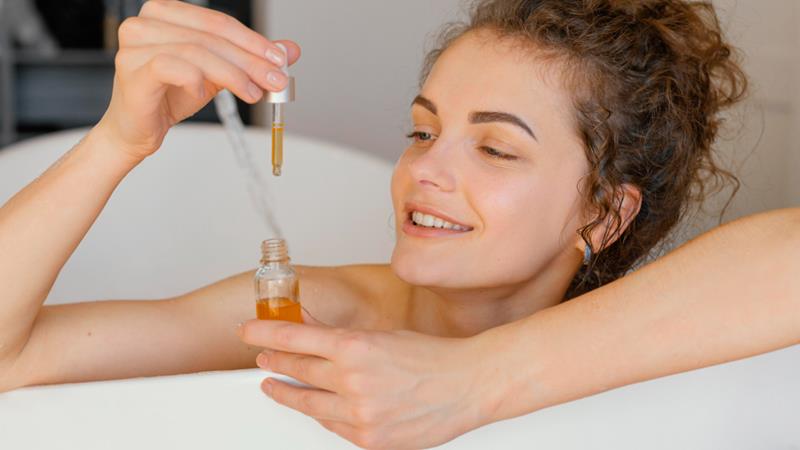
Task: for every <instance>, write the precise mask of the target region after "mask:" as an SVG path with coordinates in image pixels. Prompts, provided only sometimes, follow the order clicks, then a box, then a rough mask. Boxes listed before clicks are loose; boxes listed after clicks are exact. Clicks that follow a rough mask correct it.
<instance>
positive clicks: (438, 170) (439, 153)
mask: <svg viewBox="0 0 800 450" xmlns="http://www.w3.org/2000/svg"><path fill="white" fill-rule="evenodd" d="M453 147H454V145H453V144H447V143H446V142H443V141H442V140H441V139H439V140H437V141H436V142H435V143H434V144H433V145H431V146H430V148H428V149H427V150H424V151H423V152H422V153H420V154H419V155H417V156H416V157H415V158H414V159H412V160H411V161H410V162H409V164H408V168H409V172H410V173H411V177H412V178H413V179H414V181H416V182H417V183H419V184H420V185H421V186H424V187H426V188H432V189H438V190H441V191H445V192H449V191H452V190H453V189H454V188H455V185H456V182H455V180H456V178H455V164H454V162H455V160H454V154H453V151H454V150H455V149H454V148H453Z"/></svg>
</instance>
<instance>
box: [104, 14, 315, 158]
mask: <svg viewBox="0 0 800 450" xmlns="http://www.w3.org/2000/svg"><path fill="white" fill-rule="evenodd" d="M276 42H280V43H282V44H283V45H284V46H285V47H286V49H287V53H288V55H286V54H284V53H283V51H282V50H281V49H280V48H279V47H278V46H277V45H276V44H275V42H271V41H269V40H267V39H266V38H265V37H263V36H261V35H259V34H258V33H256V32H254V31H252V30H250V29H248V28H247V27H245V26H244V25H242V24H241V23H240V22H239V21H237V20H236V19H234V18H233V17H230V16H227V15H225V14H223V13H220V12H217V11H213V10H210V9H206V8H201V7H198V6H194V5H191V4H189V3H184V2H178V1H166V0H150V1H148V2H147V3H145V5H144V7H142V10H141V12H140V14H139V16H137V17H131V18H129V19H127V20H125V21H124V22H123V23H122V25H121V26H120V29H119V45H120V49H119V51H118V53H117V55H116V59H115V65H116V74H115V77H114V90H113V94H112V98H111V103H110V105H109V107H108V110H107V111H106V113H105V115H104V116H103V118H102V120H101V121H100V123H99V124H98V126H97V128H98V130H100V131H102V132H103V134H104V135H105V136H106V137H107V138H108V139H109V140H110V141H111V142H114V143H115V145H114V146H115V147H118V150H121V151H123V152H125V153H126V154H127V155H128V156H131V157H133V158H134V159H135V160H137V161H139V160H142V159H144V158H145V157H147V156H149V155H150V154H152V153H153V152H155V151H156V150H157V149H158V148H159V146H160V145H161V142H162V140H163V139H164V136H165V135H166V133H167V131H168V130H169V128H170V127H172V126H173V125H175V124H176V123H178V122H180V121H182V120H184V119H186V118H187V117H189V116H191V115H192V114H194V113H196V112H197V111H199V110H200V109H201V108H202V107H203V106H204V105H205V104H206V103H208V102H209V101H210V100H211V99H212V98H213V97H214V96H215V95H216V94H217V92H219V91H220V90H222V89H228V90H230V91H231V92H233V93H234V94H235V95H236V96H237V97H239V98H241V99H242V100H244V101H246V102H248V103H255V102H257V101H258V100H260V99H261V98H262V97H263V95H264V89H267V90H270V91H279V90H281V89H283V88H284V87H285V85H286V82H287V80H286V76H285V75H284V74H283V73H282V72H281V70H280V66H281V65H282V63H283V59H284V58H287V57H288V60H289V64H293V63H294V62H295V61H296V60H297V59H298V58H299V57H300V48H299V47H298V46H297V44H295V43H294V42H292V41H276Z"/></svg>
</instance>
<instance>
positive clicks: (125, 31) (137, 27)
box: [117, 16, 144, 45]
mask: <svg viewBox="0 0 800 450" xmlns="http://www.w3.org/2000/svg"><path fill="white" fill-rule="evenodd" d="M143 26H144V20H143V19H142V18H140V17H136V16H132V17H128V18H127V19H125V20H123V21H122V23H120V24H119V28H118V29H117V36H118V37H119V42H120V45H125V44H126V43H127V42H128V41H130V40H131V39H133V38H134V37H136V36H138V35H140V34H141V30H142V28H143Z"/></svg>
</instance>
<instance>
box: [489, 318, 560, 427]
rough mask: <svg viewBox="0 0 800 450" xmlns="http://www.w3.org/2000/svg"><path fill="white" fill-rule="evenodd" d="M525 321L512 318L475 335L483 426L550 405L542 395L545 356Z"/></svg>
mask: <svg viewBox="0 0 800 450" xmlns="http://www.w3.org/2000/svg"><path fill="white" fill-rule="evenodd" d="M526 323H527V320H522V321H518V322H513V323H510V324H507V325H503V326H500V327H497V328H492V329H490V330H487V331H485V332H483V333H481V334H479V335H476V336H474V337H473V338H474V339H475V340H476V342H475V344H476V349H475V350H474V351H475V352H476V353H475V355H476V356H474V359H476V360H478V361H481V362H480V364H475V365H474V366H475V367H476V370H477V371H478V374H477V376H476V378H477V380H478V384H479V385H480V386H481V389H479V390H478V391H479V392H480V395H479V396H478V398H477V399H476V403H477V406H478V408H479V417H480V421H481V422H482V423H481V424H480V425H481V426H482V425H486V424H490V423H493V422H497V421H500V420H505V419H510V418H512V417H516V416H520V415H523V414H528V413H531V412H533V411H536V410H539V409H542V408H543V407H545V406H547V405H546V400H545V398H544V397H545V396H544V395H542V394H543V392H542V391H543V389H542V386H543V385H544V384H545V383H543V380H542V379H541V376H542V374H543V373H544V371H543V370H542V367H543V364H542V362H543V359H542V358H541V357H540V356H541V355H538V354H537V353H536V348H537V347H538V346H537V345H535V339H534V337H533V336H530V329H531V327H530V326H527V327H526V326H525V325H526ZM528 325H530V324H528Z"/></svg>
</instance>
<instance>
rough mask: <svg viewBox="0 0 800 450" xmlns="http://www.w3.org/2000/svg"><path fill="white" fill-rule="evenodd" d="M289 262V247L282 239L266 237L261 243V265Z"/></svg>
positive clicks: (277, 264) (269, 265) (278, 264)
mask: <svg viewBox="0 0 800 450" xmlns="http://www.w3.org/2000/svg"><path fill="white" fill-rule="evenodd" d="M288 264H289V249H288V247H287V245H286V241H285V240H284V239H267V240H266V241H264V242H262V243H261V265H262V266H267V267H272V266H274V267H277V266H281V265H288Z"/></svg>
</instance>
